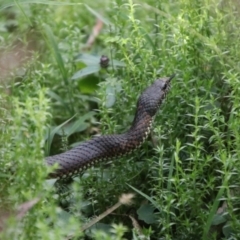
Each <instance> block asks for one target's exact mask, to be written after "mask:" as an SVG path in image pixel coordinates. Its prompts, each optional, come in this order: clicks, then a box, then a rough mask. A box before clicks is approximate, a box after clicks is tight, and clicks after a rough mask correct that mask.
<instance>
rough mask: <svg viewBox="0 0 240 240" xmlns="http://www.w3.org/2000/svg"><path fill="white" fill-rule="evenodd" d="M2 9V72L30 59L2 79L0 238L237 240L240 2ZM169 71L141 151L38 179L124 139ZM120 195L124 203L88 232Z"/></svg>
mask: <svg viewBox="0 0 240 240" xmlns="http://www.w3.org/2000/svg"><path fill="white" fill-rule="evenodd" d="M24 2H25V3H24ZM29 3H31V4H29ZM39 3H44V4H39ZM7 6H8V7H7ZM0 11H1V14H0V15H1V16H0V31H1V37H0V42H1V46H0V47H1V54H0V60H1V61H0V64H1V65H0V69H1V72H2V73H3V72H4V71H3V70H4V68H8V67H9V66H6V65H7V63H5V65H4V59H6V56H9V54H13V55H12V59H14V58H17V54H20V53H19V51H18V48H19V47H20V48H21V51H22V49H24V52H29V53H28V54H26V55H24V54H23V58H26V59H25V60H24V61H23V62H22V63H21V64H20V63H19V64H18V65H17V67H15V68H9V74H4V76H3V74H2V76H0V84H1V89H0V91H1V95H0V103H1V104H0V119H1V120H0V142H1V144H0V169H1V172H0V192H1V198H0V215H1V220H0V230H1V234H2V235H1V239H46V240H47V239H51V240H53V239H83V238H85V239H87V237H88V238H93V239H166V240H170V239H174V240H181V239H206V240H208V239H209V240H210V239H240V231H239V230H240V222H239V218H240V213H239V206H240V204H239V200H240V196H239V189H240V162H239V159H240V135H239V133H240V129H239V128H240V111H239V106H240V101H239V100H240V92H239V91H240V81H239V70H240V65H239V59H240V50H239V49H240V42H239V27H240V26H239V23H240V20H239V14H240V6H239V4H238V2H237V1H233V0H231V1H227V0H226V1H217V0H201V1H192V0H179V1H166V0H163V1H157V0H148V1H131V0H129V1H124V0H116V1H101V2H100V1H99V2H98V1H82V2H81V3H79V2H78V1H76V0H75V1H71V3H67V4H65V2H64V1H14V2H13V3H11V2H10V1H5V2H4V1H3V3H0ZM96 18H99V19H100V20H101V21H102V22H103V29H102V31H101V33H100V34H99V35H98V36H97V38H96V39H95V41H94V43H93V45H92V46H88V49H87V47H86V42H87V39H88V36H89V35H91V32H92V29H93V27H94V25H95V27H96V26H98V27H99V26H100V25H101V24H100V25H98V24H99V23H98V24H96ZM14 54H15V55H14ZM102 55H105V56H107V57H108V58H109V59H110V61H109V64H108V65H109V66H108V67H107V68H105V67H104V66H103V67H101V66H100V64H99V62H100V58H101V56H102ZM10 72H11V74H10ZM172 73H176V74H177V75H176V77H175V79H174V80H173V84H172V89H171V91H170V92H169V94H168V97H167V100H166V101H165V103H164V104H163V105H162V106H161V109H160V111H159V113H158V115H157V116H156V119H155V122H154V127H153V131H152V134H151V136H150V137H149V139H148V141H146V143H144V144H143V146H142V147H141V148H140V149H139V150H138V151H136V152H135V153H133V154H131V155H129V156H127V157H123V158H121V159H119V160H114V161H111V164H102V165H98V166H96V167H94V168H92V169H89V170H87V171H86V172H84V173H82V174H81V176H79V177H77V178H75V179H74V180H73V182H72V183H71V184H68V185H67V186H66V184H61V183H60V184H59V185H60V187H56V184H55V185H53V184H54V181H52V180H45V179H46V176H47V172H48V171H50V169H47V167H46V166H45V165H44V156H47V155H52V154H56V153H59V152H63V151H66V150H67V149H69V148H71V147H73V146H75V145H77V144H79V142H81V141H84V140H86V139H88V138H90V137H91V136H93V135H95V134H111V133H121V132H124V131H126V130H127V129H128V128H129V127H130V125H131V122H132V120H133V117H134V113H135V106H136V101H137V98H138V96H139V94H140V93H141V91H142V90H143V89H144V88H145V87H147V86H149V85H150V84H151V83H152V82H153V81H154V79H156V78H158V77H161V76H169V75H171V74H172ZM123 193H134V194H135V197H134V199H133V203H132V204H129V205H127V204H126V206H121V207H119V208H118V209H117V210H116V211H114V212H113V213H111V214H106V215H107V216H106V217H105V218H103V219H102V220H100V221H98V223H97V224H95V225H93V226H92V227H86V225H85V224H86V223H88V222H91V220H92V219H93V218H94V217H95V216H98V215H100V214H102V213H103V212H104V211H106V209H109V208H110V207H112V206H113V205H114V204H116V203H117V202H118V199H119V197H120V196H121V195H122V194H123ZM127 197H130V198H131V196H127ZM127 197H126V196H125V198H127ZM121 201H125V202H126V201H127V200H126V199H125V200H121ZM127 202H128V201H127ZM119 205H120V204H119ZM81 228H82V229H85V228H86V230H85V231H84V232H83V231H82V230H81Z"/></svg>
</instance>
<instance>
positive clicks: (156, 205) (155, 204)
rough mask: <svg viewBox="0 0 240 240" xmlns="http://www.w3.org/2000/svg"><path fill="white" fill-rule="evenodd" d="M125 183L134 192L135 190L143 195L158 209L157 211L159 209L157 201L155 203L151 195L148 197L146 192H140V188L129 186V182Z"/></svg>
mask: <svg viewBox="0 0 240 240" xmlns="http://www.w3.org/2000/svg"><path fill="white" fill-rule="evenodd" d="M127 185H128V186H129V187H130V188H132V189H133V190H134V191H135V192H137V193H138V194H140V195H141V196H143V197H144V198H146V199H147V200H148V201H149V202H151V203H152V205H153V206H154V207H155V208H156V209H158V210H159V211H160V210H161V209H160V207H159V206H158V203H157V202H156V201H155V200H153V199H152V198H151V197H149V196H148V195H147V194H145V193H143V192H141V191H140V190H138V189H136V188H135V187H133V186H131V185H129V184H127Z"/></svg>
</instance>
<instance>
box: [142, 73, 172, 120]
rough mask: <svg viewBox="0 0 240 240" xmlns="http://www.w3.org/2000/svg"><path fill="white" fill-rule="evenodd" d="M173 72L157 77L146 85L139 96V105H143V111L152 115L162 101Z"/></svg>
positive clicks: (168, 87)
mask: <svg viewBox="0 0 240 240" xmlns="http://www.w3.org/2000/svg"><path fill="white" fill-rule="evenodd" d="M174 77H175V74H174V75H172V76H170V77H165V78H159V79H157V80H156V81H155V82H154V83H153V84H152V85H151V86H150V87H148V88H147V89H146V90H145V91H144V92H143V93H142V95H141V96H140V98H139V102H138V103H139V106H140V105H142V106H145V107H144V109H145V111H146V112H147V113H148V114H150V116H152V117H153V116H154V115H155V114H156V112H157V110H158V108H159V106H160V105H161V103H162V101H163V100H164V98H165V97H166V95H167V92H168V91H169V89H170V84H171V80H172V79H173V78H174Z"/></svg>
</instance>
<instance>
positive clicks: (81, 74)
mask: <svg viewBox="0 0 240 240" xmlns="http://www.w3.org/2000/svg"><path fill="white" fill-rule="evenodd" d="M100 69H101V67H100V64H98V65H91V66H87V67H85V68H83V69H81V70H80V71H78V72H76V73H75V74H74V75H73V76H72V78H71V79H72V80H77V79H80V78H83V77H85V76H87V75H90V74H92V73H97V72H99V70H100Z"/></svg>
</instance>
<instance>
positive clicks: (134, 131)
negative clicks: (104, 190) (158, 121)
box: [46, 75, 175, 178]
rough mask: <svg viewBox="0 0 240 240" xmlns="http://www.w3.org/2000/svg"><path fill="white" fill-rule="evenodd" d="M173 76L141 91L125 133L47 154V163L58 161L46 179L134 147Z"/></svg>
mask: <svg viewBox="0 0 240 240" xmlns="http://www.w3.org/2000/svg"><path fill="white" fill-rule="evenodd" d="M174 76H175V75H172V76H171V77H165V78H160V79H157V80H156V81H155V82H154V83H153V84H152V85H151V86H149V87H148V88H146V89H145V90H144V91H143V92H142V94H141V95H140V97H139V99H138V102H137V110H136V113H135V117H134V120H133V122H132V125H131V127H130V129H129V130H128V131H127V132H125V133H122V134H113V135H105V136H98V137H94V138H92V139H91V140H88V141H86V142H83V143H82V144H80V145H79V146H77V147H75V148H73V149H71V150H69V151H66V152H64V153H61V154H57V155H54V156H50V157H47V158H46V163H47V165H49V166H52V165H54V164H56V163H57V164H58V166H57V169H55V170H53V172H51V173H50V174H49V176H48V178H67V177H71V176H74V175H76V174H78V173H79V172H81V171H83V170H85V169H87V168H89V167H91V166H92V165H94V164H96V163H98V162H100V161H104V160H109V159H113V158H115V157H120V156H122V155H125V154H127V153H130V152H132V151H133V150H135V149H137V148H138V147H139V146H140V145H141V144H142V143H143V142H144V140H145V139H146V138H147V136H148V134H149V133H150V129H151V126H152V122H153V119H154V116H155V115H156V113H157V111H158V108H159V106H160V105H161V103H162V101H163V99H164V98H165V97H166V94H167V92H168V90H169V89H170V83H171V80H172V78H173V77H174Z"/></svg>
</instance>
